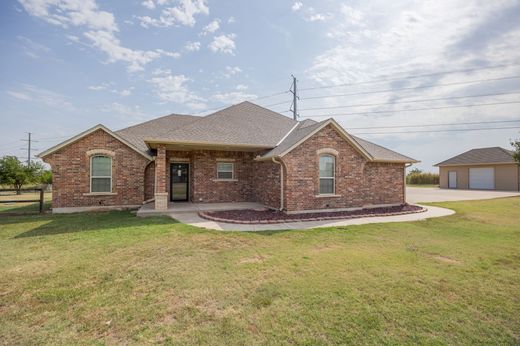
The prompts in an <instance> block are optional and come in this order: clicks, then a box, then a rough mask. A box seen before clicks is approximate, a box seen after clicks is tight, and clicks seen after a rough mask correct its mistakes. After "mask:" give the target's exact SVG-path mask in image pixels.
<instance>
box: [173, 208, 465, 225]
mask: <svg viewBox="0 0 520 346" xmlns="http://www.w3.org/2000/svg"><path fill="white" fill-rule="evenodd" d="M427 208H428V210H427V211H426V212H423V213H417V214H408V215H396V216H376V217H364V218H359V219H347V220H325V221H306V222H286V223H277V224H256V225H241V224H232V223H225V222H215V221H210V220H206V219H203V218H201V217H199V216H198V215H197V213H196V212H182V213H179V212H172V213H168V216H170V217H172V218H174V219H176V220H178V221H180V222H182V223H185V224H189V225H192V226H197V227H202V228H207V229H214V230H219V231H273V230H287V229H309V228H318V227H338V226H350V225H363V224H369V223H385V222H404V221H419V220H424V219H429V218H432V217H440V216H447V215H452V214H454V213H455V212H454V211H453V210H450V209H445V208H439V207H430V206H428V207H427Z"/></svg>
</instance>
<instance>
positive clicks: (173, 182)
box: [170, 163, 190, 202]
mask: <svg viewBox="0 0 520 346" xmlns="http://www.w3.org/2000/svg"><path fill="white" fill-rule="evenodd" d="M189 177H190V164H189V163H172V164H171V165H170V191H171V194H170V199H171V201H172V202H178V201H187V200H188V199H189V180H190V178H189Z"/></svg>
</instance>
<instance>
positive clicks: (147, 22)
mask: <svg viewBox="0 0 520 346" xmlns="http://www.w3.org/2000/svg"><path fill="white" fill-rule="evenodd" d="M165 3H166V1H157V4H158V5H164V4H165ZM154 6H155V5H154ZM198 14H206V15H207V14H209V7H208V6H207V5H206V1H205V0H179V4H178V5H177V6H174V7H167V8H164V9H163V10H162V11H161V15H160V16H159V18H152V17H149V16H142V17H137V18H138V19H139V20H140V21H141V26H143V27H145V28H148V27H150V26H156V27H169V26H174V25H185V26H193V25H195V23H196V20H195V16H196V15H198Z"/></svg>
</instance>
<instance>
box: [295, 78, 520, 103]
mask: <svg viewBox="0 0 520 346" xmlns="http://www.w3.org/2000/svg"><path fill="white" fill-rule="evenodd" d="M518 78H520V76H510V77H498V78H488V79H479V80H472V81H466V82H453V83H446V84H430V85H420V86H414V87H404V88H395V89H384V90H375V91H360V92H355V93H348V94H336V95H324V96H311V97H304V98H302V100H316V99H325V98H333V97H343V96H355V95H367V94H380V93H385V92H393V91H402V90H414V89H428V88H438V87H445V86H453V85H464V84H473V83H481V82H493V81H499V80H509V79H518Z"/></svg>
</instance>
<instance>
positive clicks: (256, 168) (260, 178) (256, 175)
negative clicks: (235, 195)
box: [252, 161, 280, 208]
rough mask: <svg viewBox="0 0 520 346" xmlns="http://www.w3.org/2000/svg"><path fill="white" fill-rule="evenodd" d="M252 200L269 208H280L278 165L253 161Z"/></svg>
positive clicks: (270, 162)
mask: <svg viewBox="0 0 520 346" xmlns="http://www.w3.org/2000/svg"><path fill="white" fill-rule="evenodd" d="M252 184H253V190H252V200H253V201H255V202H259V203H262V204H264V205H266V206H269V207H271V208H280V165H279V164H276V163H274V162H272V161H255V162H254V163H253V174H252Z"/></svg>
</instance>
